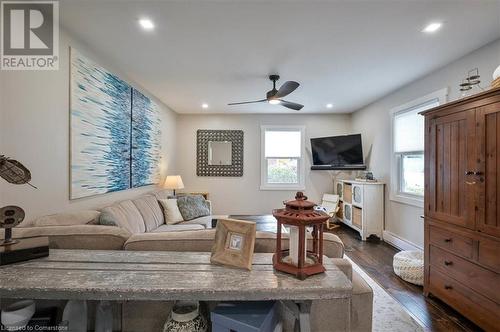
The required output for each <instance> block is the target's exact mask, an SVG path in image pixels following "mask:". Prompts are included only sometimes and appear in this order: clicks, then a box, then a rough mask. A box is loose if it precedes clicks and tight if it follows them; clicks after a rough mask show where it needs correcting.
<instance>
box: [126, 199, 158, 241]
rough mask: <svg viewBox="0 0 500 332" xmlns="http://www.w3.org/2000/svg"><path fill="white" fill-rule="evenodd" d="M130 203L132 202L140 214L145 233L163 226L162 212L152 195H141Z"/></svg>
mask: <svg viewBox="0 0 500 332" xmlns="http://www.w3.org/2000/svg"><path fill="white" fill-rule="evenodd" d="M132 202H134V204H135V206H136V207H137V209H138V210H139V212H140V213H141V216H142V219H143V220H144V226H145V227H146V232H150V231H152V230H154V229H156V228H158V227H159V226H160V225H162V224H164V221H165V220H164V219H163V212H162V211H161V208H160V205H159V204H158V200H157V199H156V197H154V196H153V195H143V196H141V197H139V198H137V199H134V200H133V201H132Z"/></svg>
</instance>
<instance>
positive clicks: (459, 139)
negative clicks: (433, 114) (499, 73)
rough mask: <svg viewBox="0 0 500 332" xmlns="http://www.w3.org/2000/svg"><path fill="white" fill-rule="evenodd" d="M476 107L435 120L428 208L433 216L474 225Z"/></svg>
mask: <svg viewBox="0 0 500 332" xmlns="http://www.w3.org/2000/svg"><path fill="white" fill-rule="evenodd" d="M474 114H475V111H474V110H470V111H466V112H461V113H456V114H451V115H447V116H443V117H439V118H436V119H433V120H431V122H430V137H431V138H432V137H434V139H431V141H430V146H429V147H428V148H429V150H430V151H429V158H430V165H429V179H428V181H429V187H430V188H434V189H435V190H432V191H431V195H430V197H429V200H428V201H427V204H428V206H427V211H428V213H429V215H430V216H431V217H433V218H436V219H439V220H441V221H445V222H449V223H453V224H456V225H460V226H463V227H467V228H471V229H473V228H474V224H475V222H474V218H475V211H474V207H475V206H474V202H473V201H474V193H475V185H476V183H475V182H474V179H472V178H470V176H469V175H466V172H468V171H469V170H470V169H471V168H473V167H474V163H475V160H474V158H473V154H474V150H475V148H474V143H475V142H474V132H475V128H474V124H475V116H474Z"/></svg>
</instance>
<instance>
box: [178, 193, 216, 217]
mask: <svg viewBox="0 0 500 332" xmlns="http://www.w3.org/2000/svg"><path fill="white" fill-rule="evenodd" d="M177 206H178V207H179V211H181V214H182V218H183V219H184V220H186V221H187V220H192V219H195V218H199V217H204V216H208V215H210V208H209V205H208V204H207V202H206V201H205V198H203V196H201V195H187V196H181V197H179V198H177Z"/></svg>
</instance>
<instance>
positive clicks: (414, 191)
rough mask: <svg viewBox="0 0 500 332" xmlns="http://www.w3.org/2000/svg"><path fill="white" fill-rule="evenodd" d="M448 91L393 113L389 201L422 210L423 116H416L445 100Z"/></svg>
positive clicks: (407, 105)
mask: <svg viewBox="0 0 500 332" xmlns="http://www.w3.org/2000/svg"><path fill="white" fill-rule="evenodd" d="M447 91H448V90H447V89H443V90H440V91H437V92H434V93H432V94H430V95H428V96H425V97H422V98H420V99H418V100H415V101H413V102H411V103H408V104H405V105H403V106H400V107H398V108H396V109H394V110H393V111H392V165H391V200H394V201H399V202H401V203H406V204H411V205H415V206H419V207H423V200H424V133H425V129H424V117H423V116H421V115H420V114H419V113H420V112H422V111H425V110H427V109H429V108H432V107H436V106H439V105H440V104H441V103H443V102H444V101H445V98H446V95H447Z"/></svg>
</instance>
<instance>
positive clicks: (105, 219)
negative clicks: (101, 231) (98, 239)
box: [99, 211, 118, 226]
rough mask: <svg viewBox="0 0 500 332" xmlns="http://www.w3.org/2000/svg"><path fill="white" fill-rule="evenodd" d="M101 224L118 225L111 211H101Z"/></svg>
mask: <svg viewBox="0 0 500 332" xmlns="http://www.w3.org/2000/svg"><path fill="white" fill-rule="evenodd" d="M99 225H104V226H118V225H117V224H116V221H115V219H114V218H113V215H111V213H109V212H106V211H103V212H102V213H101V216H100V217H99Z"/></svg>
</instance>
